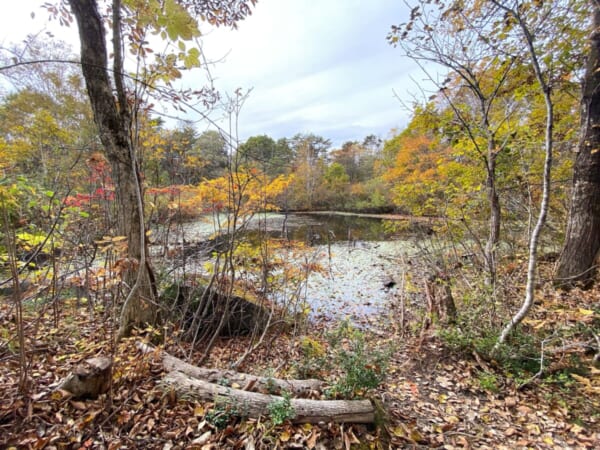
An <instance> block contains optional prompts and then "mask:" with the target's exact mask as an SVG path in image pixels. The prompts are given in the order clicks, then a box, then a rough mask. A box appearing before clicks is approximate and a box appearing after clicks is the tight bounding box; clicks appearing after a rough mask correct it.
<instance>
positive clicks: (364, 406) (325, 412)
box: [163, 371, 375, 423]
mask: <svg viewBox="0 0 600 450" xmlns="http://www.w3.org/2000/svg"><path fill="white" fill-rule="evenodd" d="M163 384H164V386H165V389H167V390H170V391H174V392H176V393H177V394H178V396H181V397H186V398H193V399H196V400H202V401H214V402H216V403H218V402H224V403H226V404H229V405H233V406H235V407H236V409H237V411H239V413H240V414H241V415H243V416H245V417H259V416H268V415H269V406H270V405H273V404H276V402H283V401H285V400H284V398H283V397H279V396H275V395H266V394H261V393H258V392H248V391H243V390H241V389H232V388H229V387H226V386H220V385H218V384H214V383H208V382H206V381H203V380H199V379H196V378H192V377H190V376H189V375H186V374H184V373H182V372H178V371H173V372H170V373H168V374H167V375H166V376H165V377H164V378H163ZM289 402H290V405H291V408H292V411H293V413H294V414H293V416H292V417H290V418H289V419H290V420H291V421H292V422H294V423H319V422H336V423H373V422H374V421H375V408H374V407H373V404H372V403H371V401H370V400H310V399H290V400H289Z"/></svg>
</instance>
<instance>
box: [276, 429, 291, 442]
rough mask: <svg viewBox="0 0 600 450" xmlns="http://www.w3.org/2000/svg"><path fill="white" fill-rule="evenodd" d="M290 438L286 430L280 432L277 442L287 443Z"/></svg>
mask: <svg viewBox="0 0 600 450" xmlns="http://www.w3.org/2000/svg"><path fill="white" fill-rule="evenodd" d="M290 437H291V436H290V433H289V431H287V430H286V431H284V432H282V433H281V434H280V435H279V440H280V441H281V442H287V441H289V440H290Z"/></svg>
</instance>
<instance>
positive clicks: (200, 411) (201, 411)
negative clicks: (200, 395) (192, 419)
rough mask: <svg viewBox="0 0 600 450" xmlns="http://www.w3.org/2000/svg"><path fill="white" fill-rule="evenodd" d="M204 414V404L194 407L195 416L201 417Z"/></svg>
mask: <svg viewBox="0 0 600 450" xmlns="http://www.w3.org/2000/svg"><path fill="white" fill-rule="evenodd" d="M203 415H204V407H203V406H202V405H197V406H196V407H195V408H194V416H196V417H199V416H203Z"/></svg>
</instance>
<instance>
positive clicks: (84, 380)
mask: <svg viewBox="0 0 600 450" xmlns="http://www.w3.org/2000/svg"><path fill="white" fill-rule="evenodd" d="M111 366H112V361H111V359H110V358H107V357H105V356H101V357H98V358H90V359H86V360H85V361H83V362H82V363H81V364H79V365H78V366H77V367H75V369H74V370H73V372H72V373H71V374H70V375H69V376H67V377H66V378H65V379H64V381H62V382H61V383H60V384H59V385H58V389H63V390H65V391H68V392H70V393H71V394H73V397H76V398H81V397H87V398H96V397H98V395H100V394H103V393H105V392H107V391H108V388H109V387H110V376H111Z"/></svg>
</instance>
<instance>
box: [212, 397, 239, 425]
mask: <svg viewBox="0 0 600 450" xmlns="http://www.w3.org/2000/svg"><path fill="white" fill-rule="evenodd" d="M241 416H242V413H241V411H240V409H239V408H238V405H237V404H235V403H234V402H232V401H231V400H230V399H227V398H226V399H225V400H220V399H219V398H217V401H216V402H215V406H214V408H213V409H211V410H210V411H209V412H208V413H207V414H206V421H207V422H208V423H209V424H211V425H212V426H213V427H215V428H217V429H218V430H222V429H223V428H225V427H226V426H227V425H228V424H229V423H230V422H231V421H232V420H233V419H235V418H237V417H241Z"/></svg>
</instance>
